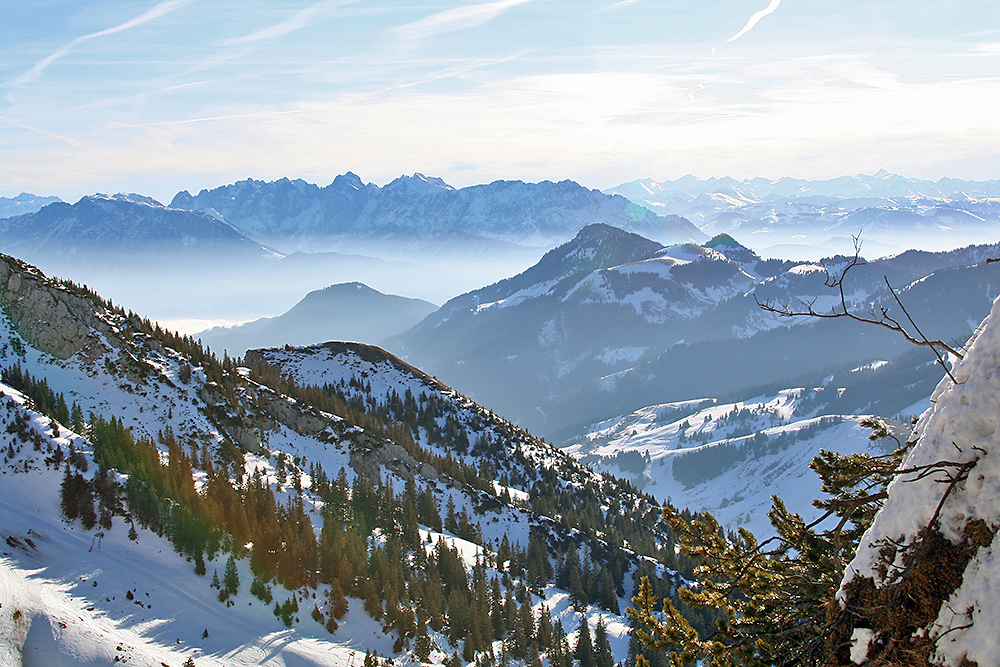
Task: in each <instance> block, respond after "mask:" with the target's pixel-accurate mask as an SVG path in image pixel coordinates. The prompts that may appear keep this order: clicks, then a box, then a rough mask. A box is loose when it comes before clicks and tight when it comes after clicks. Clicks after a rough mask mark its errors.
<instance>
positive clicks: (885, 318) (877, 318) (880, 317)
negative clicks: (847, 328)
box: [753, 235, 963, 384]
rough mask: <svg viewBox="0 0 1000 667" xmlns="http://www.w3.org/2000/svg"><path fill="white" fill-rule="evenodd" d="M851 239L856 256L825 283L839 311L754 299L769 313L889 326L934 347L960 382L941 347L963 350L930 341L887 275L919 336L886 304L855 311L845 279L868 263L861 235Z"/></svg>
mask: <svg viewBox="0 0 1000 667" xmlns="http://www.w3.org/2000/svg"><path fill="white" fill-rule="evenodd" d="M851 238H852V239H853V240H854V257H853V258H852V259H851V260H850V261H849V262H848V263H847V266H845V267H844V268H843V269H842V270H841V271H840V274H839V275H838V276H836V277H834V276H833V274H831V273H830V271H829V269H827V278H826V281H825V284H826V286H827V287H829V288H831V289H834V288H835V289H837V291H838V293H839V295H840V305H839V310H838V308H837V307H834V309H833V310H831V311H830V312H828V313H825V312H818V311H816V309H815V308H813V304H814V303H815V299H814V300H812V301H804V300H801V301H800V304H801V306H802V307H801V308H793V307H792V306H791V305H790V304H788V303H778V302H776V301H772V300H767V301H763V302H762V301H760V299H758V298H757V295H756V293H755V294H754V297H753V298H754V302H756V304H757V306H758V307H759V308H761V309H762V310H764V311H766V312H769V313H774V314H776V315H779V316H781V317H815V318H819V319H836V318H847V319H851V320H854V321H855V322H862V323H864V324H872V325H875V326H878V327H882V328H884V329H888V330H889V331H893V332H895V333H897V334H899V335H901V336H903V338H904V339H906V341H907V342H909V343H912V344H913V345H916V346H918V347H929V348H931V350H933V351H934V354H935V356H936V357H937V360H938V363H939V364H941V367H942V368H944V371H945V373H947V374H948V377H949V378H951V381H952V382H954V383H955V384H958V381H957V380H956V379H955V376H953V375H952V374H951V370H950V369H949V368H948V366H947V364H946V363H945V360H944V357H943V356H942V355H941V352H940V350H945V351H946V352H947V353H948V354H950V355H953V356H954V357H955V358H957V359H961V358H962V356H963V355H962V353H961V352H960V351H959V350H957V349H955V348H954V347H952V346H951V345H949V344H948V343H946V342H944V341H942V340H936V339H935V340H929V339H928V338H927V337H926V336H925V335H924V334H923V332H922V331H920V328H919V327H918V326H917V324H916V323H915V322H914V321H913V318H912V317H910V314H909V312H907V310H906V307H905V306H904V305H903V302H902V300H900V298H899V295H898V294H896V291H895V290H894V289H893V287H892V285H890V284H889V279H888V278H887V277H885V276H883V278H884V279H885V284H886V287H888V288H889V293H890V294H892V296H893V298H894V299H895V301H896V303H897V304H899V307H900V308H901V309H902V311H903V313H904V314H905V315H906V318H907V320H909V322H910V325H911V326H912V327H913V329H914V330H915V331H916V332H917V333H916V335H914V334H912V333H910V332H909V331H907V330H906V328H905V327H903V325H902V324H900V323H899V321H897V320H896V319H895V318H894V317H892V316H891V315H890V314H889V311H888V309H887V308H885V307H884V306H880V307H879V308H878V311H877V312H876V309H875V306H874V304H873V305H872V307H871V309H870V310H869V311H868V312H867V313H865V314H859V313H857V312H854V311H852V310H851V308H850V307H849V306H848V304H847V294H846V293H845V292H844V280H845V279H846V277H847V274H848V272H849V271H850V270H851V269H853V268H854V267H855V266H858V265H859V264H861V265H863V264H864V263H865V261H864V259H863V258H862V257H861V240H860V235H858V236H852V237H851Z"/></svg>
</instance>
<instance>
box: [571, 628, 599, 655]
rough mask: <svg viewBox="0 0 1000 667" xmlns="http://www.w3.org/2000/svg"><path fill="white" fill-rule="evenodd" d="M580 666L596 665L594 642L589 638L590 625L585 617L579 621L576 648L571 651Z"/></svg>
mask: <svg viewBox="0 0 1000 667" xmlns="http://www.w3.org/2000/svg"><path fill="white" fill-rule="evenodd" d="M573 657H574V658H576V660H577V662H578V663H579V664H580V667H597V661H596V656H595V655H594V644H593V641H592V640H591V638H590V626H589V625H588V623H587V619H586V618H584V619H582V620H581V621H580V632H579V634H578V635H577V638H576V648H575V649H574V651H573Z"/></svg>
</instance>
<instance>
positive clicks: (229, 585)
mask: <svg viewBox="0 0 1000 667" xmlns="http://www.w3.org/2000/svg"><path fill="white" fill-rule="evenodd" d="M222 589H223V590H224V591H225V592H226V593H228V594H229V595H236V593H238V592H239V590H240V575H239V572H237V570H236V559H235V558H234V557H233V555H232V554H230V555H229V559H228V560H227V561H226V569H225V572H224V573H223V575H222Z"/></svg>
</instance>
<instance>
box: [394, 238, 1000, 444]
mask: <svg viewBox="0 0 1000 667" xmlns="http://www.w3.org/2000/svg"><path fill="white" fill-rule="evenodd" d="M998 253H1000V246H997V245H991V246H971V247H968V248H965V249H960V250H956V251H951V252H946V253H925V252H911V253H903V254H901V255H898V256H896V257H892V258H886V259H880V260H874V261H872V262H864V261H863V260H860V261H859V263H858V264H857V265H856V266H854V267H853V268H852V269H851V270H850V273H849V275H847V276H846V280H845V283H844V284H845V296H846V299H847V305H848V307H850V308H853V309H857V310H858V311H860V312H868V311H869V310H871V309H875V311H876V312H878V311H879V310H880V309H881V308H883V307H885V308H886V309H887V312H889V313H890V314H894V316H895V317H897V318H900V319H902V318H903V315H902V313H900V312H899V311H898V308H899V306H898V304H897V303H896V301H895V297H893V296H892V294H891V293H890V291H889V289H888V287H887V285H891V286H892V287H893V289H894V290H895V291H897V293H898V294H899V296H900V297H901V298H902V300H903V302H904V303H906V304H907V307H908V308H909V310H910V313H911V315H913V316H914V317H915V318H916V320H917V321H918V322H920V323H921V326H922V327H924V331H925V333H926V334H927V335H928V336H929V337H930V338H932V339H933V338H938V339H941V340H951V339H957V340H959V341H962V340H965V338H967V337H968V335H969V334H970V333H971V330H972V328H973V327H974V326H975V323H976V322H978V321H979V320H981V318H982V317H983V315H984V314H985V312H988V308H989V304H990V303H991V299H992V297H993V296H994V295H993V291H994V290H995V285H997V284H1000V274H998V273H997V271H998V268H997V266H996V264H994V263H990V262H988V261H987V260H989V259H990V258H994V257H996V256H998ZM581 258H584V259H581ZM849 259H850V258H848V257H844V256H837V257H831V258H829V259H827V260H824V261H823V262H822V263H820V264H813V263H809V262H806V263H800V262H792V261H785V260H763V259H761V258H760V257H759V256H758V255H757V254H756V253H754V252H753V251H752V250H750V249H748V248H746V247H744V246H742V245H740V244H739V243H738V242H736V241H735V240H733V239H732V238H731V237H729V236H726V235H720V236H718V237H716V238H714V239H712V240H710V241H709V242H707V243H706V244H704V245H700V246H699V245H694V244H680V245H673V246H666V247H664V246H662V245H660V244H657V243H654V242H651V241H649V240H648V239H644V238H642V237H640V236H637V235H634V234H630V233H629V232H626V231H624V230H620V229H615V228H611V227H607V226H601V225H596V226H590V227H587V228H584V229H583V230H582V231H581V232H580V233H579V234H578V235H577V237H576V238H575V239H573V240H572V241H570V242H568V243H566V244H564V245H563V246H560V247H558V248H556V249H554V250H552V251H550V252H549V253H548V254H546V256H545V257H543V258H542V260H541V261H540V262H539V263H538V264H536V265H535V266H533V267H531V268H529V269H528V270H526V271H524V272H523V273H521V274H519V275H517V276H515V277H512V278H510V279H507V280H504V281H500V282H498V283H496V284H494V285H491V286H489V287H485V288H481V289H479V290H474V291H472V292H469V293H467V294H464V295H461V296H459V297H456V298H454V299H452V300H450V301H448V302H447V303H445V304H444V305H443V306H442V307H441V309H440V310H439V311H437V312H436V313H434V314H433V315H431V316H429V317H428V318H427V319H426V320H424V321H423V322H421V323H420V324H418V325H417V326H415V327H414V328H412V329H410V330H409V331H407V332H405V333H403V334H401V335H400V336H399V337H397V338H395V339H393V340H392V341H390V342H389V343H388V345H389V347H390V349H394V350H397V351H398V352H399V353H401V354H403V355H405V356H406V358H408V359H410V360H411V361H413V362H414V363H416V364H417V365H419V366H421V367H422V368H425V369H427V370H429V371H431V372H433V373H435V374H436V375H438V376H439V377H442V378H444V379H445V380H446V381H447V382H449V383H450V384H453V385H455V386H461V387H463V388H464V390H465V391H467V392H469V393H470V395H471V396H473V397H475V398H476V399H477V400H479V401H481V402H483V403H484V404H486V405H490V406H492V407H494V408H495V409H497V410H499V411H500V412H502V413H503V414H506V415H508V416H510V417H511V418H513V419H515V420H517V421H518V423H520V424H522V425H524V426H526V427H527V428H529V430H532V431H534V432H537V433H542V434H544V435H546V436H548V437H556V438H558V437H560V436H562V437H569V436H571V435H575V434H576V433H578V432H579V431H578V429H580V428H583V427H584V426H585V425H586V424H589V423H592V422H594V421H597V420H599V419H605V418H611V417H613V416H615V415H617V414H622V413H627V412H631V411H633V410H636V409H638V408H641V407H644V406H647V405H651V404H655V403H669V402H676V401H681V400H691V399H698V398H706V397H719V396H722V395H729V394H734V393H739V392H747V391H750V390H751V389H753V388H756V387H761V386H773V385H775V384H776V383H777V384H782V383H791V382H794V381H799V380H802V379H803V378H805V377H806V376H811V375H817V374H820V373H827V374H829V371H830V370H832V369H838V368H840V369H847V368H854V367H858V366H862V365H864V364H867V363H871V362H873V361H879V360H890V359H893V358H895V357H896V356H897V355H899V354H901V353H903V352H905V351H907V349H908V348H907V344H906V343H905V342H904V341H902V340H901V339H900V338H898V337H897V336H895V335H894V334H892V333H890V332H888V331H885V330H882V329H879V328H877V327H871V326H870V325H862V324H859V323H857V322H853V321H849V320H847V319H829V320H818V321H817V320H816V319H815V318H808V317H798V318H796V317H785V316H782V315H780V314H777V313H774V312H767V311H764V310H762V309H761V308H760V305H759V303H768V302H770V303H774V304H783V303H787V304H791V305H792V306H799V307H800V308H803V309H804V308H805V306H804V305H802V304H812V306H813V308H814V309H816V310H817V311H819V312H827V311H829V310H831V309H834V308H837V307H839V296H838V294H837V292H836V291H835V290H833V289H831V288H830V287H828V286H827V280H828V279H829V276H830V275H834V276H836V275H837V274H838V272H839V271H841V270H843V268H844V267H845V266H847V265H848V262H849ZM810 381H813V382H814V381H816V380H815V378H812V379H810ZM788 386H792V385H789V384H784V385H783V387H788ZM783 387H778V388H783ZM751 395H752V394H747V393H744V394H743V396H744V397H749V396H751ZM910 403H912V401H909V402H906V403H901V404H897V405H896V406H895V407H894V408H893V410H896V411H899V410H902V409H903V408H905V407H906V406H907V405H909V404H910ZM886 407H888V406H886ZM889 414H894V413H889Z"/></svg>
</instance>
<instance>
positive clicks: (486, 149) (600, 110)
mask: <svg viewBox="0 0 1000 667" xmlns="http://www.w3.org/2000/svg"><path fill="white" fill-rule="evenodd" d="M0 10H2V11H0V15H2V16H3V17H4V20H3V21H2V22H0V44H2V45H3V48H2V49H0V196H14V195H16V194H18V193H20V192H30V193H34V194H40V195H57V196H59V197H61V198H63V199H64V200H67V201H75V200H76V199H78V198H79V197H81V196H83V195H85V194H91V193H94V192H107V193H112V192H119V191H122V192H139V193H143V194H146V195H150V196H153V197H156V198H157V199H160V200H161V201H169V200H170V199H171V198H172V196H173V195H174V194H175V193H176V192H178V191H179V190H182V189H187V190H190V191H192V192H196V191H198V190H200V189H202V188H212V187H216V186H219V185H223V184H226V183H232V182H234V181H237V180H241V179H244V178H257V179H263V180H274V179H278V178H281V177H284V176H287V177H290V178H303V179H305V180H307V181H310V182H313V183H317V184H320V185H326V184H328V183H329V182H330V181H332V180H333V178H334V177H335V176H337V175H338V174H341V173H345V172H347V171H352V172H354V173H356V174H358V175H359V176H360V177H361V178H362V179H363V180H365V181H367V182H374V183H378V184H380V185H381V184H384V183H386V182H388V181H390V180H392V179H393V178H395V177H397V176H400V175H402V174H412V173H415V172H420V173H424V174H427V175H432V176H439V177H441V178H443V179H444V180H445V181H447V182H448V183H450V184H452V185H454V186H456V187H461V186H466V185H472V184H476V183H487V182H491V181H493V180H497V179H521V180H525V181H540V180H554V181H555V180H562V179H566V178H568V179H572V180H575V181H578V182H580V183H582V184H584V185H586V186H588V187H596V188H607V187H611V186H614V185H617V184H619V183H622V182H626V181H631V180H634V179H637V178H646V177H651V178H655V179H660V180H665V179H670V178H677V177H680V176H683V175H685V174H689V173H691V174H695V175H696V176H699V177H702V178H707V177H712V176H718V177H721V176H733V177H736V178H750V177H755V176H763V177H767V178H778V177H781V176H794V177H797V178H833V177H836V176H840V175H843V174H854V173H874V172H876V171H878V170H879V169H883V168H884V169H888V170H889V171H893V172H896V173H900V174H903V175H906V176H910V177H916V178H930V179H937V178H940V177H942V176H952V177H957V178H967V179H974V180H986V179H993V178H998V177H1000V113H997V110H998V109H1000V9H998V8H997V7H996V6H995V5H994V3H990V2H982V0H975V1H966V0H959V1H954V2H940V1H938V2H929V1H926V0H866V1H865V2H859V1H855V0H707V1H705V0H702V1H700V2H689V1H686V0H486V1H479V0H471V1H465V2H463V1H461V0H398V1H390V0H324V1H320V2H316V1H315V0H311V1H310V0H307V1H305V2H294V1H285V2H274V1H273V0H272V1H268V2H260V1H258V0H162V1H157V0H34V1H32V2H27V3H26V2H21V1H20V0H0Z"/></svg>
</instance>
